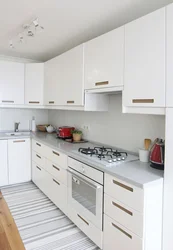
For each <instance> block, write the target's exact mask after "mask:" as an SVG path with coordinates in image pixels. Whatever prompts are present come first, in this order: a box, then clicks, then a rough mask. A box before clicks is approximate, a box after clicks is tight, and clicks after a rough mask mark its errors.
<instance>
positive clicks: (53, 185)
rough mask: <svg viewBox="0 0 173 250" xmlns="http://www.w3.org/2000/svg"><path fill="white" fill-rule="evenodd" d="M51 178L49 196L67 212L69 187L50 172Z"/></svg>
mask: <svg viewBox="0 0 173 250" xmlns="http://www.w3.org/2000/svg"><path fill="white" fill-rule="evenodd" d="M49 179H50V181H49V183H50V189H49V195H48V196H49V198H50V199H51V201H52V202H53V203H54V204H55V205H56V206H57V207H58V208H60V209H61V210H62V211H63V212H64V213H65V214H67V187H66V186H65V185H64V184H62V183H61V182H60V181H59V180H57V179H56V178H55V177H53V176H52V175H50V174H49Z"/></svg>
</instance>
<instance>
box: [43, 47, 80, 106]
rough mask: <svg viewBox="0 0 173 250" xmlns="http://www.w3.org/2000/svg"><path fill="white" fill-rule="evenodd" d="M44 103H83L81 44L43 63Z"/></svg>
mask: <svg viewBox="0 0 173 250" xmlns="http://www.w3.org/2000/svg"><path fill="white" fill-rule="evenodd" d="M45 104H46V105H62V106H63V105H83V104H84V86H83V45H80V46H78V47H76V48H73V49H72V50H69V51H67V52H66V53H63V54H62V55H60V56H57V57H55V58H53V59H52V60H50V61H48V62H46V63H45Z"/></svg>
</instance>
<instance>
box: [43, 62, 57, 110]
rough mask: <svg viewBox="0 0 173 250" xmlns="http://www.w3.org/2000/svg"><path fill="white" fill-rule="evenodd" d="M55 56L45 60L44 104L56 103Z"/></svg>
mask: <svg viewBox="0 0 173 250" xmlns="http://www.w3.org/2000/svg"><path fill="white" fill-rule="evenodd" d="M57 64H58V62H57V58H53V59H51V60H49V61H47V62H45V66H44V69H45V71H44V104H45V105H57V101H56V100H57V76H56V74H57V72H56V65H57Z"/></svg>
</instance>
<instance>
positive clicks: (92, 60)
mask: <svg viewBox="0 0 173 250" xmlns="http://www.w3.org/2000/svg"><path fill="white" fill-rule="evenodd" d="M123 69H124V26H123V27H120V28H118V29H115V30H113V31H111V32H109V33H106V34H104V35H102V36H99V37H97V38H95V39H93V40H91V41H89V42H87V43H85V89H97V88H109V87H120V86H121V87H122V86H123Z"/></svg>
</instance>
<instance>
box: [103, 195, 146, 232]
mask: <svg viewBox="0 0 173 250" xmlns="http://www.w3.org/2000/svg"><path fill="white" fill-rule="evenodd" d="M104 201H105V202H104V211H105V214H106V215H108V216H109V217H111V218H112V219H114V220H116V221H117V222H119V223H120V224H121V225H123V226H125V227H126V228H128V229H129V230H131V231H132V232H134V233H135V234H137V235H139V237H143V214H141V213H139V212H137V211H135V210H134V209H132V208H130V207H128V206H126V205H124V204H123V203H121V202H120V201H117V200H115V199H114V198H112V197H110V196H108V195H107V194H105V195H104Z"/></svg>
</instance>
